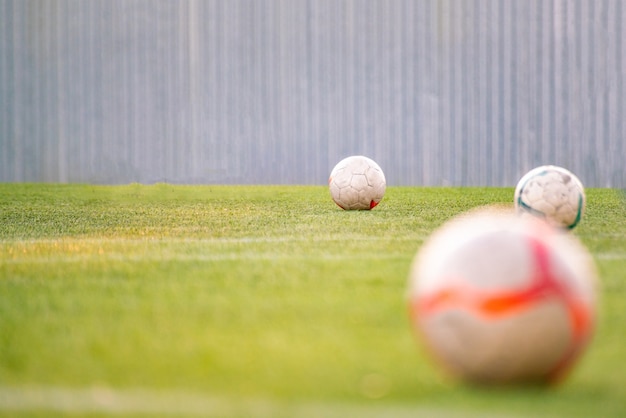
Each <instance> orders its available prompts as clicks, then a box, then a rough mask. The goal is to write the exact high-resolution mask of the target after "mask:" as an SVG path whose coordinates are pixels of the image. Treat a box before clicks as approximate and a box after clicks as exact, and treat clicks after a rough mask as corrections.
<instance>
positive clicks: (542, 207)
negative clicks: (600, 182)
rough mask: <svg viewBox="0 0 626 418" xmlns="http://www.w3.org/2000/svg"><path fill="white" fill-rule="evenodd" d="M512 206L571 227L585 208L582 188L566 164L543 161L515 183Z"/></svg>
mask: <svg viewBox="0 0 626 418" xmlns="http://www.w3.org/2000/svg"><path fill="white" fill-rule="evenodd" d="M515 207H516V208H517V210H518V212H519V213H521V214H531V215H533V216H537V217H540V218H543V219H545V220H546V221H548V223H550V224H552V225H553V226H557V227H561V228H569V229H572V228H574V227H575V226H576V225H578V223H579V222H580V219H581V218H582V216H583V212H584V210H585V189H584V188H583V185H582V183H581V182H580V180H579V179H578V177H576V176H575V175H574V174H572V173H571V172H570V171H568V170H566V169H565V168H563V167H557V166H554V165H544V166H541V167H537V168H534V169H532V170H530V171H529V172H528V173H526V174H525V175H524V177H522V178H521V180H520V181H519V182H518V183H517V187H516V188H515Z"/></svg>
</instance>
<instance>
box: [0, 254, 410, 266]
mask: <svg viewBox="0 0 626 418" xmlns="http://www.w3.org/2000/svg"><path fill="white" fill-rule="evenodd" d="M404 258H406V256H405V255H402V254H392V253H390V254H380V253H378V254H353V255H351V256H346V255H335V254H308V255H291V254H285V253H280V254H278V253H259V252H249V253H248V252H246V253H238V254H224V253H222V254H193V255H190V254H177V253H174V254H160V255H154V254H152V255H148V254H136V255H124V254H120V253H113V254H101V255H92V254H85V255H73V256H57V255H55V256H40V257H36V258H26V257H23V258H22V257H20V258H12V259H6V260H3V262H4V263H7V264H47V263H80V262H98V261H120V262H163V261H166V262H168V261H183V262H184V261H197V262H220V261H242V260H243V261H246V260H248V261H279V260H325V261H342V260H343V261H346V260H394V259H404Z"/></svg>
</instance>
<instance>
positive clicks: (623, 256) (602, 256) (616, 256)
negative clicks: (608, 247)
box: [595, 253, 626, 261]
mask: <svg viewBox="0 0 626 418" xmlns="http://www.w3.org/2000/svg"><path fill="white" fill-rule="evenodd" d="M595 258H596V259H598V260H609V261H613V260H626V253H598V254H595Z"/></svg>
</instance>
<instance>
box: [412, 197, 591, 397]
mask: <svg viewBox="0 0 626 418" xmlns="http://www.w3.org/2000/svg"><path fill="white" fill-rule="evenodd" d="M596 282H597V276H596V270H595V266H594V263H593V260H592V258H591V256H590V254H589V253H588V252H587V250H586V249H585V247H583V246H582V244H581V243H580V242H579V241H578V239H577V238H576V237H575V236H574V235H571V234H566V233H565V232H564V231H562V230H560V229H557V228H554V227H552V226H550V225H549V224H547V223H546V222H543V221H540V220H538V219H535V218H533V217H527V218H524V217H519V216H516V215H515V214H514V213H513V212H512V211H507V212H504V211H495V210H486V209H483V210H479V211H476V212H471V213H468V214H465V215H462V216H460V217H458V218H455V219H453V220H451V221H448V222H447V223H446V224H444V226H442V227H441V228H440V229H439V230H437V231H435V233H433V235H431V236H430V237H429V239H428V240H427V241H426V243H425V244H424V245H423V246H422V248H421V249H420V251H419V252H418V253H417V254H416V256H415V258H414V261H413V264H412V266H411V272H410V277H409V305H410V317H411V323H412V324H413V326H414V328H415V330H416V332H417V334H418V335H419V336H421V337H422V340H423V342H425V346H426V347H427V349H428V350H429V351H430V353H431V354H432V355H433V356H434V358H435V359H436V360H438V361H439V363H440V364H441V365H443V367H444V368H446V369H447V370H448V371H449V372H450V373H451V374H452V375H453V376H455V377H457V378H459V379H461V380H464V381H466V382H469V383H476V384H492V385H496V384H547V383H556V382H559V381H560V380H562V378H563V377H564V376H565V374H566V372H567V371H568V370H570V369H571V367H572V366H573V365H574V363H575V361H576V360H577V359H578V358H579V356H580V355H581V354H582V352H583V351H584V349H585V348H586V346H587V344H588V342H589V341H590V338H591V334H592V331H593V325H594V316H595V301H596V287H595V286H596Z"/></svg>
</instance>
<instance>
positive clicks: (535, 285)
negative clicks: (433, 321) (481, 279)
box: [411, 239, 591, 341]
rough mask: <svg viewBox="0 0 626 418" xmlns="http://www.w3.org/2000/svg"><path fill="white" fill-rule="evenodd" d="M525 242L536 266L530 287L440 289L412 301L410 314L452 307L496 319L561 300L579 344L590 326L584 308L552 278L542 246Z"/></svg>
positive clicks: (588, 316) (586, 310) (547, 255)
mask: <svg viewBox="0 0 626 418" xmlns="http://www.w3.org/2000/svg"><path fill="white" fill-rule="evenodd" d="M528 242H529V244H530V247H531V250H532V252H533V255H534V259H535V263H536V269H535V276H534V277H533V279H532V281H531V283H532V284H531V286H530V287H528V288H526V289H523V290H519V291H511V292H504V293H500V294H496V295H494V294H491V295H488V294H484V293H480V292H479V291H477V290H476V289H471V288H458V287H457V288H454V289H450V288H448V289H442V290H440V291H438V292H435V293H434V294H432V295H430V296H428V297H423V298H419V299H418V300H416V301H414V303H413V306H412V307H411V309H412V311H413V312H412V313H413V315H415V316H417V317H420V316H422V315H424V316H426V315H429V314H432V313H434V312H436V311H438V310H441V309H445V308H450V307H454V308H460V309H467V310H469V311H474V312H476V313H478V314H481V315H485V316H488V317H494V318H496V317H500V316H503V315H509V314H512V313H514V312H516V311H518V310H520V309H523V308H526V307H528V306H529V305H533V304H535V303H537V302H538V301H540V300H545V299H548V298H551V297H560V298H562V299H563V300H564V301H565V304H566V307H567V310H568V312H569V316H570V321H571V324H572V330H573V333H574V339H575V340H576V341H578V340H580V339H583V338H586V336H587V334H588V332H589V328H590V325H591V317H590V313H589V311H588V309H587V307H586V306H585V305H584V304H582V303H580V302H579V301H576V300H574V299H573V298H572V297H571V296H570V295H569V293H568V292H567V290H566V289H564V287H563V284H562V283H560V282H559V281H558V280H556V279H555V278H554V277H553V275H552V273H551V271H550V260H549V253H548V249H547V248H546V247H545V245H544V244H542V243H541V242H539V241H537V240H534V239H529V241H528Z"/></svg>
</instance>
